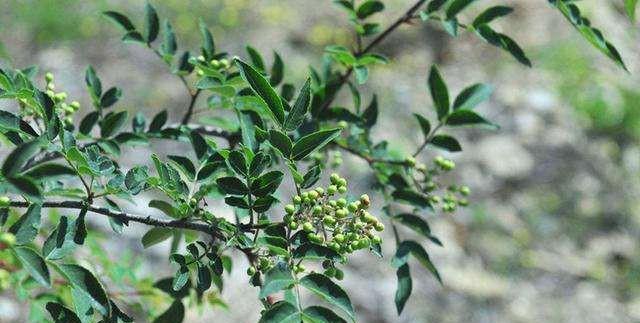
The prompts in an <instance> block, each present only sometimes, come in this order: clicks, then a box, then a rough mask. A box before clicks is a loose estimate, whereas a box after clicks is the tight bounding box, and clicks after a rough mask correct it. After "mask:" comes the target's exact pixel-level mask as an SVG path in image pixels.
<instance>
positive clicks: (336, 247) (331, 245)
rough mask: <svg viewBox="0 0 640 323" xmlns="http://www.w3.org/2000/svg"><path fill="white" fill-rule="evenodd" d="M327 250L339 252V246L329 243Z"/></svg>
mask: <svg viewBox="0 0 640 323" xmlns="http://www.w3.org/2000/svg"><path fill="white" fill-rule="evenodd" d="M328 246H329V248H331V249H333V250H334V251H339V250H340V245H339V244H338V243H336V242H331V243H329V244H328Z"/></svg>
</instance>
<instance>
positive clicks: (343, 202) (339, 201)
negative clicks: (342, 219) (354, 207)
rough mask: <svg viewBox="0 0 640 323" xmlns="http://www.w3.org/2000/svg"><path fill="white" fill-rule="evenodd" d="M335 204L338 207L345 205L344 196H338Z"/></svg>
mask: <svg viewBox="0 0 640 323" xmlns="http://www.w3.org/2000/svg"><path fill="white" fill-rule="evenodd" d="M336 204H337V205H338V206H339V207H345V206H347V200H346V199H344V198H339V199H338V200H336Z"/></svg>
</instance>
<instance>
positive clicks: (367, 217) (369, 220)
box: [363, 212, 378, 223]
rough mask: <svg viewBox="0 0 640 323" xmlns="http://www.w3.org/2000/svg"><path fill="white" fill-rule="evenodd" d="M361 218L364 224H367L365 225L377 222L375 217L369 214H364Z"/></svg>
mask: <svg viewBox="0 0 640 323" xmlns="http://www.w3.org/2000/svg"><path fill="white" fill-rule="evenodd" d="M363 218H364V222H367V223H377V222H378V219H377V218H376V217H375V216H373V215H371V213H369V212H365V213H364V217H363Z"/></svg>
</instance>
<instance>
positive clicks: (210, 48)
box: [198, 20, 216, 60]
mask: <svg viewBox="0 0 640 323" xmlns="http://www.w3.org/2000/svg"><path fill="white" fill-rule="evenodd" d="M198 26H199V27H200V34H201V35H202V54H203V55H204V57H205V58H206V59H207V60H211V59H212V58H213V55H214V54H215V51H216V45H215V42H214V40H213V35H211V32H210V31H209V28H207V25H206V24H205V23H204V21H202V20H200V23H199V24H198Z"/></svg>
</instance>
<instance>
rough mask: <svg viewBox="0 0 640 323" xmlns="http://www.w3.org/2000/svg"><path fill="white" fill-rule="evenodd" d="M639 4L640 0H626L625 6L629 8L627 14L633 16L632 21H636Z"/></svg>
mask: <svg viewBox="0 0 640 323" xmlns="http://www.w3.org/2000/svg"><path fill="white" fill-rule="evenodd" d="M637 6H638V0H624V7H625V9H626V10H627V15H629V18H631V21H634V22H635V21H636V7H637Z"/></svg>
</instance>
